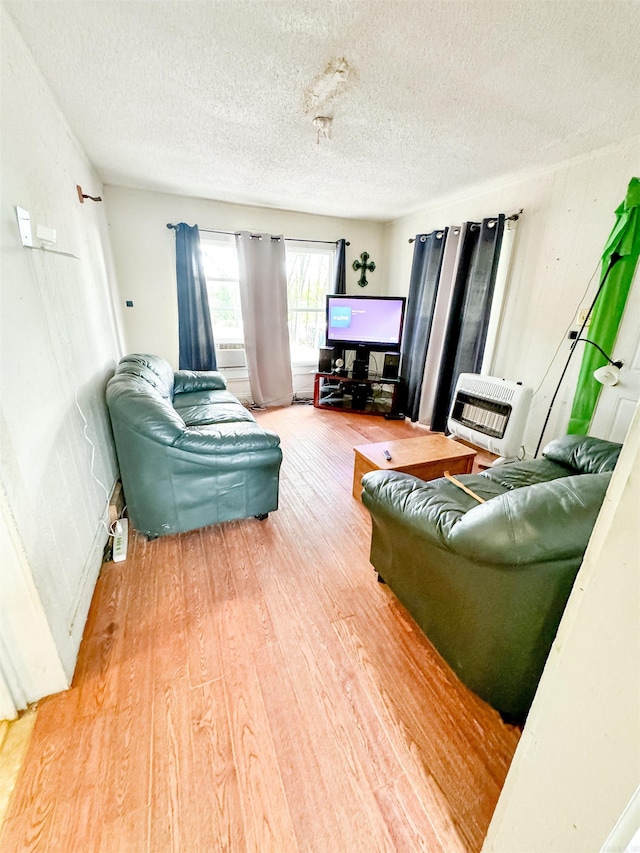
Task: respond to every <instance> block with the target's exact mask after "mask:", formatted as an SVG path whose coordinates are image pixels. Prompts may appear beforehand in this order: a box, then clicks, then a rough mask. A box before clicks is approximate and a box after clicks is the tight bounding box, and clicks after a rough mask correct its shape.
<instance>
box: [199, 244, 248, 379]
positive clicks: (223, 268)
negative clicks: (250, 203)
mask: <svg viewBox="0 0 640 853" xmlns="http://www.w3.org/2000/svg"><path fill="white" fill-rule="evenodd" d="M200 246H201V249H202V262H203V266H204V274H205V278H206V280H207V295H208V297H209V310H210V312H211V324H212V326H213V339H214V341H215V344H216V358H217V361H218V366H219V367H221V368H224V367H243V366H244V365H245V363H246V359H245V354H244V332H243V329H242V310H241V307H240V285H239V282H238V278H239V276H238V254H237V251H236V241H235V238H234V237H233V235H232V234H206V235H205V234H201V238H200Z"/></svg>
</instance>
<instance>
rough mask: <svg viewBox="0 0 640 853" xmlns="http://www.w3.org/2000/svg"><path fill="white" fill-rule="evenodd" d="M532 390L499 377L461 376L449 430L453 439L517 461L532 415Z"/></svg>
mask: <svg viewBox="0 0 640 853" xmlns="http://www.w3.org/2000/svg"><path fill="white" fill-rule="evenodd" d="M531 397H532V389H531V388H523V386H522V385H521V384H520V383H519V382H509V381H508V380H506V379H498V378H497V377H495V376H480V375H478V374H475V373H461V374H460V376H459V377H458V383H457V385H456V390H455V392H454V395H453V402H452V404H451V411H450V412H449V419H448V421H447V428H448V430H449V432H450V433H451V434H452V435H455V436H457V437H458V438H462V439H464V441H468V442H469V443H470V444H475V445H476V446H477V447H482V448H484V449H485V450H488V451H489V452H490V453H497V454H498V455H499V456H500V457H502V459H501V460H500V461H503V460H505V459H515V458H516V457H517V456H518V453H519V451H520V447H521V446H522V436H523V435H524V428H525V424H526V422H527V415H528V414H529V405H530V404H531Z"/></svg>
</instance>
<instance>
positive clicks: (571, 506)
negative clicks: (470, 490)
mask: <svg viewBox="0 0 640 853" xmlns="http://www.w3.org/2000/svg"><path fill="white" fill-rule="evenodd" d="M610 479H611V474H610V473H603V474H579V475H575V476H571V477H562V478H561V479H558V480H551V481H548V482H545V483H535V484H534V485H532V486H528V487H526V488H522V489H515V490H513V491H509V492H506V493H505V494H503V495H499V496H498V497H496V498H494V499H493V500H490V501H487V503H485V504H482V505H479V506H476V507H475V508H473V509H471V510H470V511H469V512H468V513H466V514H465V515H464V516H463V517H461V518H460V519H459V522H458V524H456V526H455V528H453V529H452V531H451V536H450V541H449V547H450V548H451V549H452V550H453V551H455V552H456V553H458V554H464V555H465V556H472V555H473V556H474V557H475V559H477V560H480V561H482V562H485V563H494V564H504V565H515V566H517V565H526V564H527V563H534V562H535V563H538V562H547V561H552V560H559V559H569V558H572V557H578V556H581V555H582V554H583V553H584V550H585V548H586V547H587V544H588V542H589V537H590V536H591V531H592V530H593V525H594V524H595V521H596V518H597V516H598V513H599V512H600V507H601V506H602V501H603V500H604V496H605V493H606V491H607V487H608V485H609V481H610Z"/></svg>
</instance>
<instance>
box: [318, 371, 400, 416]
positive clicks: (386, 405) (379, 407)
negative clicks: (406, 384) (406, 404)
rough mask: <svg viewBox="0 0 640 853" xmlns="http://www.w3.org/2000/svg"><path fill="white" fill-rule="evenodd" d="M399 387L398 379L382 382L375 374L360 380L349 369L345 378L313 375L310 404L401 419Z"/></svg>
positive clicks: (356, 374)
mask: <svg viewBox="0 0 640 853" xmlns="http://www.w3.org/2000/svg"><path fill="white" fill-rule="evenodd" d="M401 384H402V380H401V379H385V378H384V377H383V376H381V375H379V374H369V376H365V378H360V377H359V375H358V373H357V372H354V371H353V370H351V371H349V373H347V375H346V376H341V375H339V374H337V373H316V375H315V381H314V384H313V405H314V406H315V407H316V409H333V410H334V411H339V412H356V413H358V414H363V415H385V416H390V417H393V418H396V417H397V418H398V419H402V418H403V417H404V416H403V415H402V414H400V413H399V412H398V404H399V401H400V388H401Z"/></svg>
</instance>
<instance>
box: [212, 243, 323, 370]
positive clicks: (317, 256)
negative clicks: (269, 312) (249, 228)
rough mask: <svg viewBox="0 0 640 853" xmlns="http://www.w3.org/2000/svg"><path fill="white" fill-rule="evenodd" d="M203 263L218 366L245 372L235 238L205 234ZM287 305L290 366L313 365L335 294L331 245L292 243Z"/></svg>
mask: <svg viewBox="0 0 640 853" xmlns="http://www.w3.org/2000/svg"><path fill="white" fill-rule="evenodd" d="M201 247H202V260H203V264H204V271H205V278H206V280H207V293H208V296H209V309H210V311H211V323H212V325H213V337H214V339H215V343H216V357H217V360H218V366H219V367H221V368H223V369H224V368H225V367H243V366H244V365H245V364H246V359H245V353H244V331H243V327H242V308H241V305H240V285H239V281H238V278H239V275H238V255H237V251H236V243H235V238H234V236H233V235H231V234H230V235H226V234H212V233H205V234H203V233H202V232H201ZM286 253H287V301H288V306H289V344H290V348H291V363H292V365H300V364H315V363H317V360H318V349H319V347H321V346H323V345H324V336H325V311H326V294H327V293H329V292H330V291H331V287H332V283H333V268H334V262H335V249H334V247H333V245H331V244H328V245H323V244H321V243H320V244H318V243H305V242H302V241H298V240H288V241H287V243H286Z"/></svg>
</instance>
